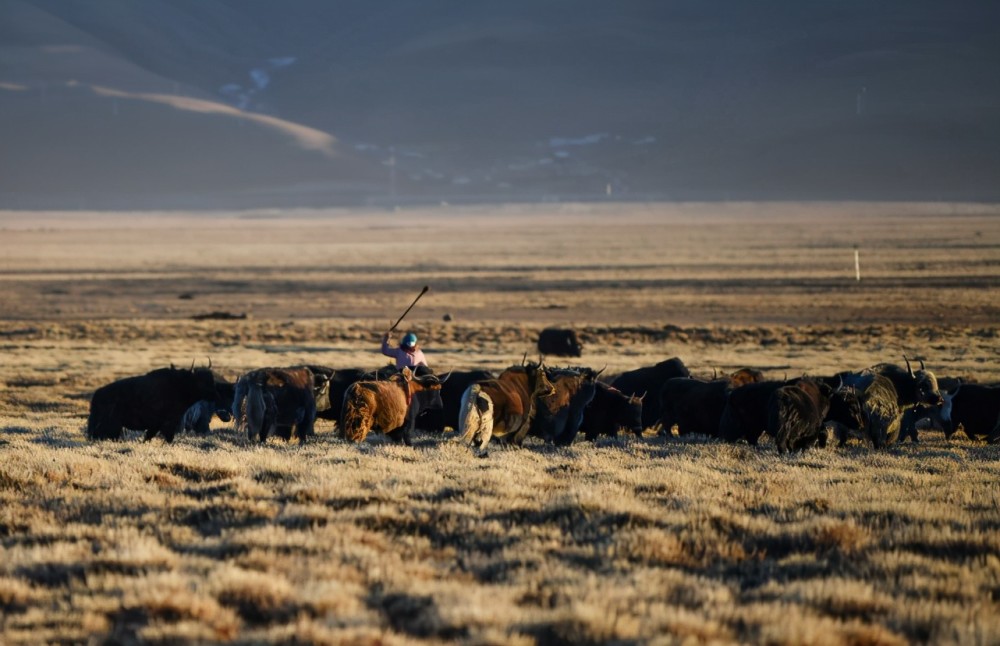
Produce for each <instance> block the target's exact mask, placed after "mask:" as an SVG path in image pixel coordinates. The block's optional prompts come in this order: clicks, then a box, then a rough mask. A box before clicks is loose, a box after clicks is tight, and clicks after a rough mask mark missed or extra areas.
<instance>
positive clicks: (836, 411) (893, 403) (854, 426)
mask: <svg viewBox="0 0 1000 646" xmlns="http://www.w3.org/2000/svg"><path fill="white" fill-rule="evenodd" d="M862 383H866V385H863V386H841V387H840V388H838V389H837V390H836V392H835V393H834V396H833V401H832V402H831V406H830V415H829V417H828V421H829V422H830V423H831V424H832V425H833V426H834V427H835V428H836V430H837V438H838V440H839V445H840V446H844V445H845V444H847V438H848V437H849V436H855V437H859V438H861V439H863V440H867V441H869V442H871V444H872V446H873V447H875V448H876V449H880V448H882V447H884V446H889V445H890V444H894V443H895V442H896V440H897V439H898V438H899V429H900V423H901V421H902V411H901V410H900V407H899V403H898V400H899V398H898V395H897V393H896V388H895V387H894V386H893V384H892V381H891V380H890V379H889V378H888V377H885V376H883V375H874V376H872V377H871V378H870V379H866V380H865V381H864V382H862Z"/></svg>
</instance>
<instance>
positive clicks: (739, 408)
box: [719, 380, 794, 446]
mask: <svg viewBox="0 0 1000 646" xmlns="http://www.w3.org/2000/svg"><path fill="white" fill-rule="evenodd" d="M792 383H794V380H792V381H761V382H758V383H754V384H747V385H745V386H740V387H739V388H735V389H733V390H731V391H729V393H728V394H727V395H726V405H725V406H724V407H723V410H722V416H721V417H720V418H719V437H720V438H722V439H723V440H725V441H726V442H737V441H739V440H746V441H747V443H749V444H750V445H752V446H756V444H757V442H758V441H759V440H760V436H761V435H763V434H764V432H765V431H767V426H768V421H767V420H768V417H767V416H768V402H770V401H771V396H772V395H773V394H774V392H775V391H776V390H778V389H779V388H781V387H782V386H786V385H789V384H792Z"/></svg>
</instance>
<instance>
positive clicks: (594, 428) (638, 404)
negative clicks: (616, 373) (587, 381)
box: [567, 382, 643, 442]
mask: <svg viewBox="0 0 1000 646" xmlns="http://www.w3.org/2000/svg"><path fill="white" fill-rule="evenodd" d="M642 400H643V398H642V397H637V396H635V395H626V394H625V393H623V392H622V391H620V390H618V389H617V388H613V387H611V386H609V385H607V384H605V383H601V382H597V389H596V390H595V391H594V398H593V399H592V400H591V401H590V404H589V405H588V406H587V408H585V409H584V411H583V421H582V422H581V423H580V428H579V430H580V431H583V434H584V437H586V438H587V440H588V441H590V442H593V441H594V440H596V439H597V436H598V435H610V436H611V437H616V436H617V435H618V429H620V428H627V429H628V430H630V431H632V432H633V433H635V436H636V437H642ZM567 440H568V441H569V442H572V441H573V438H567Z"/></svg>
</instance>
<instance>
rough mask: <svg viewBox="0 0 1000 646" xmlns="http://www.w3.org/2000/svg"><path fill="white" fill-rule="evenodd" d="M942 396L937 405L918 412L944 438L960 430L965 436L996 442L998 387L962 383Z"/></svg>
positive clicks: (999, 403)
mask: <svg viewBox="0 0 1000 646" xmlns="http://www.w3.org/2000/svg"><path fill="white" fill-rule="evenodd" d="M942 399H943V401H942V403H941V405H940V406H936V407H931V408H928V409H926V410H924V411H922V412H923V413H924V418H925V419H926V421H927V422H928V423H929V424H930V426H931V427H932V428H936V429H937V430H939V431H943V432H944V436H945V439H950V438H951V436H952V435H953V434H954V433H955V431H958V430H959V429H961V430H962V431H963V432H964V433H965V434H966V435H967V436H968V437H969V439H977V440H979V439H985V440H987V441H989V442H990V443H991V444H995V443H997V442H1000V387H998V386H982V385H979V384H962V385H960V386H959V387H958V388H956V389H955V392H953V393H950V394H949V393H942Z"/></svg>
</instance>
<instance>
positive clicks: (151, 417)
mask: <svg viewBox="0 0 1000 646" xmlns="http://www.w3.org/2000/svg"><path fill="white" fill-rule="evenodd" d="M216 379H217V378H216V375H215V374H214V373H213V372H212V370H211V369H210V368H194V367H192V368H190V369H186V370H185V369H183V368H174V367H172V366H171V367H170V368H159V369H157V370H153V371H152V372H148V373H146V374H144V375H138V376H135V377H126V378H124V379H119V380H118V381H114V382H112V383H110V384H107V385H105V386H101V387H100V388H98V389H97V390H96V391H94V396H93V397H92V398H91V400H90V415H89V417H88V418H87V437H88V438H90V439H92V440H120V439H122V431H123V429H126V428H127V429H131V430H133V431H140V430H141V431H146V437H145V439H146V440H147V441H148V440H151V439H153V438H154V437H156V434H157V433H162V434H163V439H164V440H166V441H167V442H172V441H173V440H174V435H176V434H177V433H178V432H180V431H181V430H182V427H183V423H184V415H185V413H186V412H187V411H188V409H190V408H191V407H192V406H193V405H194V404H196V403H198V402H199V401H202V400H207V401H213V402H214V401H216V398H217V396H218V393H217V391H216V387H215V384H216Z"/></svg>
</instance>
